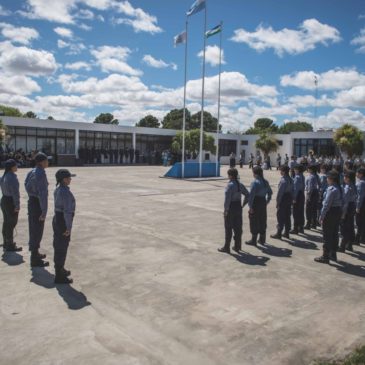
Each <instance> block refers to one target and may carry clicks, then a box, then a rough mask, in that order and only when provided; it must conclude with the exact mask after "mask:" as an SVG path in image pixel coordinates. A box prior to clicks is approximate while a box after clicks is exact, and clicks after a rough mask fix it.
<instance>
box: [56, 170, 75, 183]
mask: <svg viewBox="0 0 365 365" xmlns="http://www.w3.org/2000/svg"><path fill="white" fill-rule="evenodd" d="M55 176H56V180H57V181H58V182H60V181H62V180H63V179H65V178H68V177H75V176H76V175H75V174H71V172H70V171H69V170H67V169H60V170H58V171H57V172H56V175H55Z"/></svg>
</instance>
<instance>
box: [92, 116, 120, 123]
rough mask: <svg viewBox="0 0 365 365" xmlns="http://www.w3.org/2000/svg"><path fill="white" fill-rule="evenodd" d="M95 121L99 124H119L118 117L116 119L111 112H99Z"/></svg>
mask: <svg viewBox="0 0 365 365" xmlns="http://www.w3.org/2000/svg"><path fill="white" fill-rule="evenodd" d="M94 123H97V124H115V125H118V124H119V122H118V119H114V115H113V114H110V113H101V114H99V115H98V116H97V117H96V118H95V120H94Z"/></svg>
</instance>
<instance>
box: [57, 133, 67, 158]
mask: <svg viewBox="0 0 365 365" xmlns="http://www.w3.org/2000/svg"><path fill="white" fill-rule="evenodd" d="M57 153H58V154H61V155H62V154H65V153H66V140H65V138H61V137H58V138H57Z"/></svg>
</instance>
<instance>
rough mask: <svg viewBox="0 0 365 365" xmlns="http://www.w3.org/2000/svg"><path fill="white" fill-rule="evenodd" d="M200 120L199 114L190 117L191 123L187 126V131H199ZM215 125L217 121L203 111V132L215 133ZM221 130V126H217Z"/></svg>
mask: <svg viewBox="0 0 365 365" xmlns="http://www.w3.org/2000/svg"><path fill="white" fill-rule="evenodd" d="M200 118H201V112H197V113H195V114H193V115H192V116H191V122H190V124H189V128H188V129H200ZM217 123H218V119H217V118H215V117H213V115H212V114H210V113H209V112H207V111H204V131H205V132H216V131H217ZM221 129H222V126H221V125H219V130H221Z"/></svg>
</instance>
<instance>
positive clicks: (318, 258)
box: [314, 256, 330, 264]
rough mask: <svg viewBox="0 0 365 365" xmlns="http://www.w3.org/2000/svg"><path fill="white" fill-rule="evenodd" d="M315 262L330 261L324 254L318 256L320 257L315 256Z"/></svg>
mask: <svg viewBox="0 0 365 365" xmlns="http://www.w3.org/2000/svg"><path fill="white" fill-rule="evenodd" d="M314 261H315V262H319V263H321V264H329V263H330V260H329V258H328V257H325V256H320V257H316V258H315V259H314Z"/></svg>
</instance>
